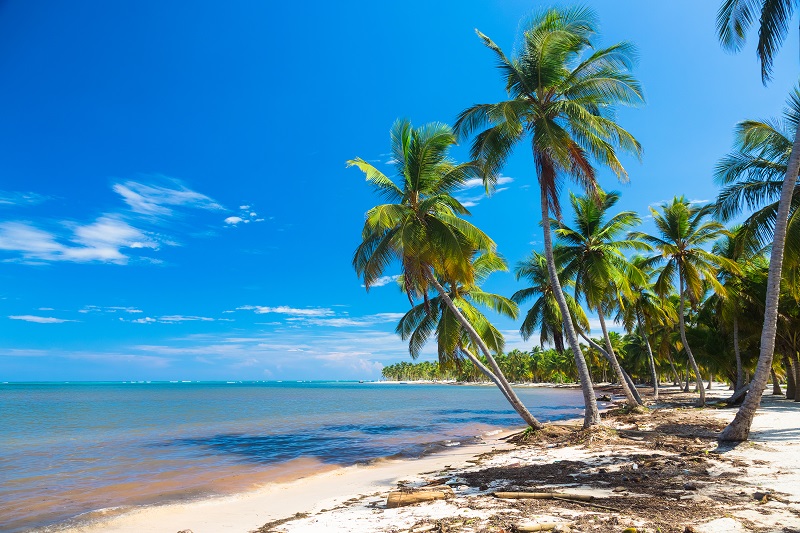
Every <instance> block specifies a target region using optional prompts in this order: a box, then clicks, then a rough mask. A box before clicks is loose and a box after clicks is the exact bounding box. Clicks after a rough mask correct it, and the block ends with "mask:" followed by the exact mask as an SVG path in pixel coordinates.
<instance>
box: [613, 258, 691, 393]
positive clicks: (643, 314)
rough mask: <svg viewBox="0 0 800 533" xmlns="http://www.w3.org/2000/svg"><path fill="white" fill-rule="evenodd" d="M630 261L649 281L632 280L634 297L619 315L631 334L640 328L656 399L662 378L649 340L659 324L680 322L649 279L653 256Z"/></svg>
mask: <svg viewBox="0 0 800 533" xmlns="http://www.w3.org/2000/svg"><path fill="white" fill-rule="evenodd" d="M630 262H631V264H632V265H633V266H634V267H635V268H636V269H637V270H639V271H640V272H642V273H643V274H644V276H645V279H646V280H647V281H646V283H636V282H633V283H631V292H632V294H631V297H630V298H629V299H628V304H627V305H625V306H622V307H620V309H619V312H618V313H617V317H616V319H617V320H618V321H620V322H622V324H623V326H624V327H625V330H626V331H627V332H628V334H633V333H634V332H638V335H639V336H640V337H641V342H640V344H641V345H642V346H643V347H644V348H645V351H646V352H647V358H648V362H649V364H650V374H651V378H652V380H653V399H654V400H655V401H658V385H659V383H658V381H659V380H658V372H657V371H656V361H655V357H654V355H653V347H652V345H651V343H650V332H651V331H654V330H655V329H656V327H658V326H659V325H662V324H669V323H675V322H677V320H678V317H677V313H675V310H674V309H673V307H672V306H671V305H670V304H669V302H668V301H667V299H666V298H662V297H660V296H658V295H657V294H656V293H655V292H653V290H652V283H650V279H651V278H652V277H653V275H654V273H655V271H654V269H653V267H652V260H650V259H647V258H645V257H643V256H641V255H636V256H633V257H632V258H631V259H630ZM673 368H674V365H673Z"/></svg>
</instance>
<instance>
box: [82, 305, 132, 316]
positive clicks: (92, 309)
mask: <svg viewBox="0 0 800 533" xmlns="http://www.w3.org/2000/svg"><path fill="white" fill-rule="evenodd" d="M78 312H79V313H117V312H119V313H133V314H137V313H141V312H142V310H141V309H139V308H136V307H123V306H117V305H112V306H106V307H103V306H99V305H87V306H84V307H83V309H79V310H78Z"/></svg>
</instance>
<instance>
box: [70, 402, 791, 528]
mask: <svg viewBox="0 0 800 533" xmlns="http://www.w3.org/2000/svg"><path fill="white" fill-rule="evenodd" d="M643 392H644V391H643ZM716 394H717V396H718V397H721V396H723V395H725V392H724V391H718V392H717V393H716ZM663 397H665V398H666V400H667V401H666V402H662V403H661V404H659V407H660V408H659V409H654V410H652V411H650V412H648V413H644V414H626V413H611V414H610V415H609V416H607V417H606V429H601V430H595V431H589V432H587V431H581V430H580V428H579V427H577V426H575V425H559V426H551V427H550V429H548V430H547V431H545V432H542V433H541V434H539V435H537V436H536V437H535V439H533V440H532V441H528V442H526V443H523V444H518V445H517V444H510V443H507V442H505V441H501V440H497V437H500V436H501V435H498V436H496V437H493V438H487V439H486V440H485V441H484V442H483V443H482V444H478V445H471V446H465V447H458V448H453V449H452V450H450V451H448V452H446V453H443V454H438V455H434V456H430V457H426V458H423V459H418V460H414V461H383V462H380V463H377V464H373V465H368V466H354V467H348V468H343V469H338V470H335V471H331V472H326V473H323V474H319V475H315V476H311V477H308V478H305V479H300V480H297V481H293V482H290V483H282V484H272V485H269V486H265V487H263V488H261V489H258V490H255V491H252V492H247V493H243V494H238V495H235V496H230V497H224V498H211V499H206V500H201V501H193V502H186V503H179V504H170V505H161V506H153V507H145V508H140V509H137V510H134V511H128V512H125V513H124V514H122V515H119V516H108V517H105V518H103V517H98V518H96V519H94V520H93V521H92V522H91V523H88V524H84V525H82V526H73V527H69V528H66V529H64V528H59V529H58V530H59V531H67V532H70V533H78V532H80V533H90V532H91V533H95V532H117V533H123V532H124V533H128V532H130V533H133V532H136V533H148V532H159V533H161V532H165V533H176V532H178V531H182V530H186V529H189V530H191V531H193V533H215V532H225V531H230V532H235V533H247V532H250V531H255V530H259V531H261V532H276V533H277V532H287V533H300V532H312V531H313V532H320V531H326V532H327V531H330V532H362V531H370V532H372V531H376V532H400V531H412V532H413V531H419V532H422V531H438V532H445V531H452V532H455V531H459V532H484V531H487V532H488V531H492V532H497V533H501V532H510V531H513V530H514V527H515V526H518V525H521V524H528V523H541V522H563V523H565V524H566V523H569V524H571V528H572V531H596V532H614V531H616V532H622V531H623V530H625V528H629V527H635V528H637V529H638V532H639V533H642V532H643V531H648V532H656V531H660V532H662V533H668V532H678V533H683V532H685V531H694V532H697V533H724V532H732V533H735V532H746V531H758V532H764V533H766V532H776V533H787V532H800V404H799V403H794V402H790V401H786V400H783V399H779V398H777V397H773V396H764V404H763V408H762V409H761V410H760V411H759V414H758V415H757V417H756V420H755V423H754V426H753V432H752V433H751V440H750V441H749V442H747V443H742V444H739V445H737V446H728V445H724V446H719V445H718V443H717V441H716V440H715V438H714V437H715V435H716V432H717V431H719V429H721V428H722V427H723V426H724V425H725V423H726V422H727V421H729V420H730V419H732V417H733V415H734V413H735V411H734V410H733V409H703V410H698V409H687V408H684V407H688V406H689V405H690V404H691V402H692V401H693V400H694V396H692V395H683V394H681V393H678V392H676V391H674V390H673V391H667V392H666V393H665V394H664V396H663ZM431 483H447V484H448V485H450V486H451V487H452V488H453V490H454V493H455V497H454V498H451V499H448V500H446V501H435V502H428V503H422V504H417V505H413V506H409V507H401V508H397V509H387V508H386V506H385V503H386V497H387V495H388V493H389V492H390V491H391V490H397V489H398V488H406V489H408V488H413V487H418V486H422V485H426V484H431ZM499 490H518V491H520V490H527V491H530V490H536V491H554V490H557V491H561V492H569V493H575V494H590V495H592V496H594V497H595V498H596V499H594V500H592V502H590V503H592V504H593V505H587V504H585V503H575V502H568V501H563V500H501V499H497V498H494V497H493V496H492V493H494V492H495V491H499ZM765 494H766V495H767V496H766V497H764V495H765ZM757 498H758V499H757ZM598 505H599V506H601V507H602V508H600V507H597V506H598ZM297 513H302V514H300V515H297ZM687 528H688V529H687Z"/></svg>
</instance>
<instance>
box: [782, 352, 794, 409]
mask: <svg viewBox="0 0 800 533" xmlns="http://www.w3.org/2000/svg"><path fill="white" fill-rule="evenodd" d="M783 366H784V368H785V369H786V399H787V400H791V399H792V398H794V391H795V386H796V383H795V380H794V366H793V365H792V360H791V358H790V357H789V356H788V355H784V356H783Z"/></svg>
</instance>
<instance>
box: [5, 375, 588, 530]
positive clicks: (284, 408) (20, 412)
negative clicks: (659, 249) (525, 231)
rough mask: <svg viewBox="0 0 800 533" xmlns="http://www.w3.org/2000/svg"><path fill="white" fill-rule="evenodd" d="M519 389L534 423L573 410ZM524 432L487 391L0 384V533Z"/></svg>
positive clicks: (573, 405)
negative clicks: (504, 431) (497, 433)
mask: <svg viewBox="0 0 800 533" xmlns="http://www.w3.org/2000/svg"><path fill="white" fill-rule="evenodd" d="M518 393H519V395H520V397H521V399H522V401H523V402H524V403H525V404H526V405H527V406H528V407H529V409H530V410H531V411H532V412H533V413H534V415H535V416H537V417H539V418H541V419H544V420H554V419H561V418H568V417H574V416H579V415H580V414H581V412H582V405H583V403H582V396H581V394H580V391H579V390H570V389H543V388H520V389H518ZM520 425H522V422H521V420H520V419H519V417H518V416H517V415H516V413H514V411H513V410H511V409H510V408H509V406H508V404H507V403H506V402H505V399H504V398H503V397H502V395H501V394H500V392H499V391H498V390H497V389H496V388H494V387H486V386H455V385H413V384H409V385H406V384H371V383H330V382H326V383H320V382H313V383H310V382H303V383H300V382H297V383H294V382H292V383H281V382H268V383H261V382H244V383H185V382H180V383H70V384H0V428H2V431H0V530H2V531H7V532H14V531H25V530H27V529H30V528H34V527H37V526H42V525H46V524H51V523H55V522H59V521H64V520H66V519H69V518H72V517H75V516H77V515H79V514H81V513H85V512H88V511H92V510H96V509H103V508H110V507H118V506H131V505H141V504H148V503H154V502H161V501H166V500H171V499H179V498H187V497H198V496H206V495H210V494H222V493H230V492H235V491H238V490H243V489H246V488H250V487H253V486H255V485H258V484H263V483H268V482H273V481H280V480H288V479H296V478H298V477H302V476H305V475H310V474H313V473H317V472H320V471H323V470H325V469H329V468H334V467H336V466H342V465H350V464H354V463H357V462H362V461H369V460H371V459H376V458H379V457H389V456H401V457H418V456H421V455H423V454H425V453H429V452H432V451H436V450H440V449H443V448H444V447H445V446H453V445H458V443H464V442H468V441H469V440H470V439H471V438H474V437H475V436H477V435H480V434H483V433H486V432H489V431H492V430H496V429H499V428H507V427H514V426H520Z"/></svg>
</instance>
